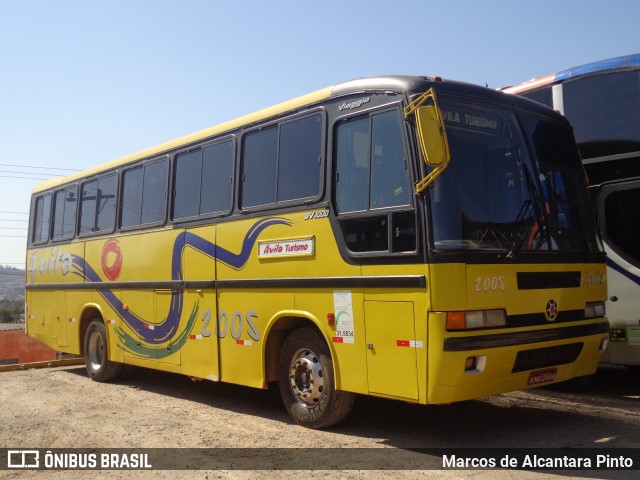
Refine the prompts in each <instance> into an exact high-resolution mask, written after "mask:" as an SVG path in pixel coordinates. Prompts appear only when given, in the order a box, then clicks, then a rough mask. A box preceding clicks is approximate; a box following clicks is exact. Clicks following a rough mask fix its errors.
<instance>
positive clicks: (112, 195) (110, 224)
mask: <svg viewBox="0 0 640 480" xmlns="http://www.w3.org/2000/svg"><path fill="white" fill-rule="evenodd" d="M117 187H118V177H117V176H116V174H115V173H112V174H109V175H105V176H104V177H100V178H97V179H94V180H91V181H88V182H85V183H83V184H82V198H81V200H80V234H81V235H88V234H92V233H97V232H109V231H113V229H114V226H115V220H116V191H117Z"/></svg>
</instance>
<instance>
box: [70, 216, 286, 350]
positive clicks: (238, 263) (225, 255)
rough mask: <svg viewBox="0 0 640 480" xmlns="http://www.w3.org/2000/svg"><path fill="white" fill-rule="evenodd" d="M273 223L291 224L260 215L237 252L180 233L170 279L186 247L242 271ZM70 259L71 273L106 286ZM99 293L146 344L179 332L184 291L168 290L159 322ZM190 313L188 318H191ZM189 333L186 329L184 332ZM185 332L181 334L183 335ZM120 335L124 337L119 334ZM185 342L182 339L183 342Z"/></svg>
mask: <svg viewBox="0 0 640 480" xmlns="http://www.w3.org/2000/svg"><path fill="white" fill-rule="evenodd" d="M273 225H287V226H290V225H292V222H291V221H289V220H287V219H285V218H263V219H261V220H258V221H257V222H256V223H254V224H253V225H252V226H251V228H250V229H249V231H248V232H247V233H246V235H245V237H244V240H243V242H242V248H241V250H240V253H233V252H231V251H229V250H226V249H225V248H222V247H220V246H218V245H216V244H214V243H211V242H209V241H208V240H205V239H204V238H202V237H199V236H198V235H195V234H194V233H191V232H181V233H180V234H179V235H178V236H177V237H176V239H175V241H174V244H173V253H172V255H171V280H173V281H182V280H183V278H184V275H183V271H182V257H183V255H184V250H185V248H187V247H191V248H193V249H195V250H197V251H198V252H200V253H202V254H204V255H206V256H208V257H210V258H213V259H215V260H218V261H220V262H222V263H224V264H225V265H228V266H229V267H231V268H234V269H236V270H241V269H242V268H244V266H245V265H246V264H247V262H248V261H249V256H250V254H251V251H252V250H253V246H254V245H255V243H256V241H257V239H258V236H259V235H260V233H262V231H264V230H265V229H266V228H268V227H270V226H273ZM72 259H73V267H72V268H73V273H74V274H75V275H78V276H80V277H82V278H83V279H84V280H85V282H90V283H100V284H106V285H108V282H104V281H103V280H102V279H101V278H100V275H99V274H98V273H97V272H96V271H95V270H94V268H93V267H92V266H91V265H89V264H88V263H87V262H85V260H84V259H83V258H82V257H80V256H78V255H72ZM99 293H100V295H101V296H102V298H104V300H105V301H106V302H107V303H108V304H109V306H111V308H112V309H113V310H114V311H115V312H116V313H117V314H118V315H119V316H120V318H122V320H123V321H124V322H125V323H126V324H127V325H128V326H129V327H130V328H131V329H132V330H133V331H135V332H137V333H138V334H139V335H140V336H141V337H142V340H143V341H144V343H146V344H148V345H160V344H162V343H166V342H170V341H173V339H174V337H175V336H176V335H177V333H178V327H179V325H180V317H181V316H182V309H183V291H182V289H180V290H179V291H174V292H172V293H171V302H170V305H169V311H168V312H167V315H166V317H165V318H164V320H163V321H162V322H160V323H159V324H156V323H155V322H153V323H152V322H149V321H145V320H144V319H143V318H141V317H139V316H138V315H136V314H135V313H134V312H133V311H131V310H130V309H125V308H124V304H123V302H122V301H121V300H120V299H119V298H118V297H117V296H116V295H115V294H114V293H113V292H112V291H111V290H108V289H105V290H99ZM194 311H197V306H195V307H194ZM193 318H194V316H193V313H192V315H191V316H190V319H191V320H193ZM150 323H152V325H153V329H151V328H149V326H150V325H149V324H150ZM193 325H194V322H193V321H190V322H188V325H187V327H188V330H189V331H190V330H191V328H192V327H193ZM187 334H188V332H187ZM184 335H185V332H183V334H181V335H180V338H182V337H183V336H184ZM121 338H123V337H122V336H121ZM183 343H184V342H182V344H183ZM125 350H128V351H129V348H127V346H126V345H125Z"/></svg>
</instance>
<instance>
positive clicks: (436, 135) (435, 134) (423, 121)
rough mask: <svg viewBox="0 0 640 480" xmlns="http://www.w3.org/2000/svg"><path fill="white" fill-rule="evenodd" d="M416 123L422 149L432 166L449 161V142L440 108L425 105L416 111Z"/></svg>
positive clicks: (426, 160) (428, 163)
mask: <svg viewBox="0 0 640 480" xmlns="http://www.w3.org/2000/svg"><path fill="white" fill-rule="evenodd" d="M416 125H417V127H418V132H419V133H418V138H419V140H420V149H421V150H422V154H423V155H424V160H425V162H426V164H427V165H429V166H430V167H437V166H438V165H442V164H443V163H447V162H448V161H449V143H448V141H447V134H446V132H445V129H444V122H443V121H442V116H441V115H440V109H439V108H438V107H437V106H436V105H425V106H422V107H420V108H418V110H417V111H416Z"/></svg>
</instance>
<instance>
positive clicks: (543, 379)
mask: <svg viewBox="0 0 640 480" xmlns="http://www.w3.org/2000/svg"><path fill="white" fill-rule="evenodd" d="M556 373H558V369H557V368H548V369H546V370H538V371H537V372H531V373H530V374H529V380H528V381H527V385H540V384H541V383H547V382H552V381H553V380H555V378H556Z"/></svg>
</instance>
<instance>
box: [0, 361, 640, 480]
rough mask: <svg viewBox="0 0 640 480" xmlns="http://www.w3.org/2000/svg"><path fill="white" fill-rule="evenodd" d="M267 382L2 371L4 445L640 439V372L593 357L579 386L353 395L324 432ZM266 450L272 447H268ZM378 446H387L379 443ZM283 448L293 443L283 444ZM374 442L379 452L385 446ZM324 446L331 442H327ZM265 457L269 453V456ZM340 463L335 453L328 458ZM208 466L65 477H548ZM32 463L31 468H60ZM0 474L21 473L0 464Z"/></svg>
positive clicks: (141, 373)
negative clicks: (292, 415)
mask: <svg viewBox="0 0 640 480" xmlns="http://www.w3.org/2000/svg"><path fill="white" fill-rule="evenodd" d="M276 390H277V389H272V390H270V391H261V390H254V389H249V388H244V387H238V386H233V385H225V384H217V383H212V382H207V381H202V382H193V381H191V380H190V379H189V378H187V377H183V376H180V375H173V374H168V373H162V372H155V371H150V370H145V369H131V371H129V372H128V374H127V376H126V377H125V378H124V379H123V380H121V381H119V382H117V383H113V384H98V383H95V382H92V381H91V380H89V378H88V377H87V376H86V373H85V371H84V368H83V367H81V366H70V367H61V368H47V369H37V370H23V371H14V372H3V373H0V405H1V408H0V431H1V434H0V447H2V448H12V449H18V448H43V449H49V448H71V449H73V448H75V449H79V448H96V449H100V448H211V447H216V448H236V449H237V448H246V449H256V448H257V449H261V450H260V452H261V453H263V454H265V452H266V454H267V455H269V454H270V452H272V451H273V455H282V452H283V451H282V450H277V449H278V448H280V449H282V448H286V449H290V448H291V449H298V450H294V451H293V453H297V452H298V451H299V452H300V454H299V458H301V459H304V458H305V456H307V457H306V458H309V456H313V455H314V450H313V449H311V448H308V447H311V446H313V447H316V448H323V449H331V450H323V451H322V452H325V453H326V452H335V455H336V456H335V458H339V459H341V460H340V461H342V462H344V461H348V457H349V455H351V454H356V453H357V452H359V451H361V450H360V449H371V448H384V449H395V450H396V451H397V450H406V449H416V448H421V449H437V448H487V447H492V448H545V447H552V448H557V447H565V448H585V447H606V448H616V449H617V448H640V435H639V434H638V432H639V429H638V427H639V426H640V380H639V379H638V378H637V377H635V376H634V375H633V374H632V373H631V372H629V371H627V370H626V369H624V368H614V367H602V368H601V370H600V372H599V374H598V376H597V377H596V379H595V380H594V381H593V382H592V383H591V384H590V385H588V386H587V387H586V388H585V389H584V390H583V391H581V392H580V393H567V392H561V391H555V390H548V389H544V390H540V389H538V390H531V391H528V392H516V393H511V394H505V395H499V396H495V397H489V398H486V399H482V400H476V401H469V402H462V403H459V404H454V405H447V406H428V407H424V406H417V405H409V404H403V403H400V402H393V401H388V400H381V399H375V398H369V397H358V399H357V401H356V406H355V407H354V411H353V413H352V414H351V416H350V417H349V418H348V419H347V421H346V422H344V423H343V424H341V425H339V426H337V427H335V428H333V429H331V430H324V431H312V430H308V429H305V428H302V427H299V426H298V425H295V424H294V423H293V422H292V421H291V420H290V419H289V417H288V415H287V413H286V412H285V410H284V408H283V406H282V404H281V402H280V399H279V396H278V395H277V392H276ZM272 449H273V450H272ZM388 451H389V450H387V451H386V452H388ZM286 452H289V453H291V450H286ZM386 452H383V453H386ZM332 455H333V453H332ZM274 461H276V462H277V461H278V459H277V458H275V459H274ZM338 463H340V462H338ZM329 468H331V467H330V466H329V467H328V468H327V470H326V471H313V472H311V471H300V470H296V471H270V470H213V471H195V472H185V471H182V470H179V471H177V470H163V471H153V472H149V471H82V472H73V473H74V475H73V477H74V478H115V479H119V478H123V479H124V478H127V479H129V478H131V479H138V478H176V477H178V478H204V479H218V478H229V479H249V478H251V479H253V478H258V479H267V478H291V476H292V475H295V477H296V478H313V477H318V476H320V477H322V478H323V479H324V478H345V479H365V478H367V479H369V478H381V479H389V480H390V479H396V478H409V479H413V478H430V477H433V478H462V479H466V478H472V479H474V480H475V479H480V480H484V479H493V478H503V479H511V478H557V477H558V475H559V474H560V473H559V472H551V473H534V472H530V471H527V472H524V471H518V470H455V471H454V470H421V471H413V470H384V471H366V470H340V471H333V470H329ZM69 473H70V472H64V471H40V472H37V478H46V479H48V478H69ZM636 474H637V471H636V472H628V471H616V472H602V471H601V472H591V473H585V474H582V473H581V474H580V475H575V474H570V473H569V474H564V475H561V476H562V477H564V478H635V477H636ZM0 477H2V478H31V477H30V476H29V477H28V476H26V475H25V472H19V471H14V470H9V471H7V470H4V471H2V470H0Z"/></svg>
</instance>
